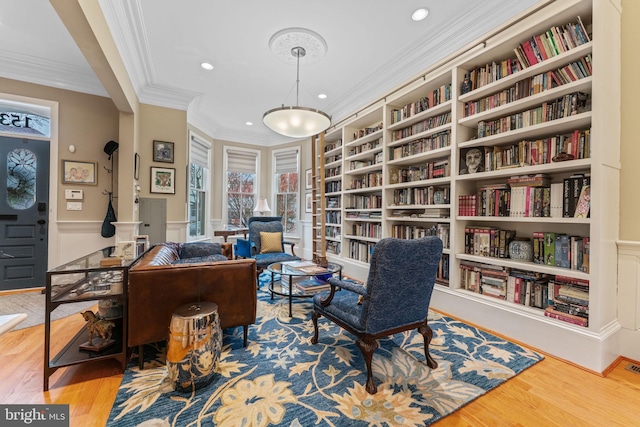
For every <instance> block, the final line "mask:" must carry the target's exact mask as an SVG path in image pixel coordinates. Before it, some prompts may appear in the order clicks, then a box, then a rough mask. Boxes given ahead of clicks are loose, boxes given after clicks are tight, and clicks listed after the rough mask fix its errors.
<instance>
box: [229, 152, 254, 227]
mask: <svg viewBox="0 0 640 427" xmlns="http://www.w3.org/2000/svg"><path fill="white" fill-rule="evenodd" d="M224 155H225V195H226V206H227V209H226V223H227V225H229V226H232V227H246V226H247V222H248V220H249V218H250V217H251V216H253V215H254V213H253V209H254V207H255V206H256V203H257V200H258V198H257V194H258V179H257V177H258V164H259V160H260V153H259V152H258V151H256V150H247V149H242V148H236V147H233V148H232V147H225V150H224Z"/></svg>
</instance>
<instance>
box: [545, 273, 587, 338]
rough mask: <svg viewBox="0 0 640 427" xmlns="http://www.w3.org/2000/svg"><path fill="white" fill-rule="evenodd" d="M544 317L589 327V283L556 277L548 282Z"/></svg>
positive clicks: (573, 278)
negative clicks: (547, 303)
mask: <svg viewBox="0 0 640 427" xmlns="http://www.w3.org/2000/svg"><path fill="white" fill-rule="evenodd" d="M548 286H549V290H548V292H549V296H550V301H549V306H548V307H547V308H546V309H545V312H544V315H545V316H547V317H552V318H554V319H559V320H563V321H565V322H569V323H573V324H575V325H580V326H585V327H586V326H588V325H589V281H588V280H586V279H577V278H575V277H566V276H560V275H556V276H555V279H553V280H551V281H549V285H548Z"/></svg>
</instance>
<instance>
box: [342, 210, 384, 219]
mask: <svg viewBox="0 0 640 427" xmlns="http://www.w3.org/2000/svg"><path fill="white" fill-rule="evenodd" d="M347 209H354V208H347ZM346 216H347V218H348V219H381V218H382V211H375V212H360V211H349V210H347V214H346Z"/></svg>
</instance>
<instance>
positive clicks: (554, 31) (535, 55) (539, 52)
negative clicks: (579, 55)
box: [514, 16, 591, 68]
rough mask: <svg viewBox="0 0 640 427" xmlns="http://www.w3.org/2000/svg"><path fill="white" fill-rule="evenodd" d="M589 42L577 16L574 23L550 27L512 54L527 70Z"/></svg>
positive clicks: (587, 35) (522, 44)
mask: <svg viewBox="0 0 640 427" xmlns="http://www.w3.org/2000/svg"><path fill="white" fill-rule="evenodd" d="M589 41H591V39H590V37H589V34H588V32H587V30H586V28H585V26H584V24H583V22H582V19H580V16H578V18H577V22H575V23H567V24H565V25H564V26H561V27H559V26H555V27H551V28H550V29H549V30H547V31H545V32H544V33H542V34H539V35H537V36H534V37H531V38H530V39H529V40H526V41H524V42H523V43H521V44H520V46H518V47H516V48H515V49H514V53H515V54H516V58H517V59H518V61H519V62H520V64H521V67H522V68H527V67H530V66H532V65H535V64H537V63H539V62H543V61H545V60H547V59H549V58H552V57H554V56H557V55H560V54H561V53H564V52H566V51H568V50H571V49H573V48H575V47H577V46H581V45H583V44H585V43H588V42H589Z"/></svg>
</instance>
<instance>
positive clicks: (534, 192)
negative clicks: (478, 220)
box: [458, 174, 591, 218]
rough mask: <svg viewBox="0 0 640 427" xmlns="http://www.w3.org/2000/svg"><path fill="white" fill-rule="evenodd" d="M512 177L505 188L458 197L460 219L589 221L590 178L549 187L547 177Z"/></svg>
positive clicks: (572, 178) (584, 176) (494, 186)
mask: <svg viewBox="0 0 640 427" xmlns="http://www.w3.org/2000/svg"><path fill="white" fill-rule="evenodd" d="M540 175H541V174H538V175H537V176H536V175H534V176H520V177H512V178H510V179H509V180H508V182H507V183H506V184H491V185H484V186H482V187H480V189H479V190H478V192H477V193H476V194H469V195H460V196H458V215H460V216H489V217H491V216H497V217H511V218H523V217H524V218H530V217H542V218H562V217H564V218H589V216H590V210H591V185H590V182H591V178H590V175H588V174H575V175H572V176H570V177H568V178H563V180H562V182H556V183H550V184H548V182H549V178H548V177H545V176H540Z"/></svg>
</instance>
